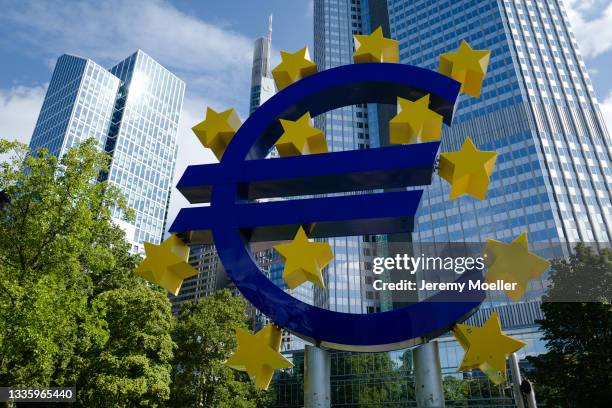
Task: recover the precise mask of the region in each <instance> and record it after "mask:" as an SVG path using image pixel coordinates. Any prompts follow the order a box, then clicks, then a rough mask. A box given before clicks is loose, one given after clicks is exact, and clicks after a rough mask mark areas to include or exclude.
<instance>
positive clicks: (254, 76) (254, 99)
mask: <svg viewBox="0 0 612 408" xmlns="http://www.w3.org/2000/svg"><path fill="white" fill-rule="evenodd" d="M271 51H272V15H270V17H268V35H267V36H266V37H260V38H258V39H256V40H255V47H254V49H253V67H252V71H251V99H250V102H249V114H251V113H253V112H255V109H257V108H259V106H260V105H261V104H262V103H264V102H265V101H267V100H268V99H270V98H271V97H272V96H273V95H274V93H275V92H276V89H275V86H274V79H273V78H272V74H271V72H270V52H271Z"/></svg>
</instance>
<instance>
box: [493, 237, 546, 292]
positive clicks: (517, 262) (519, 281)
mask: <svg viewBox="0 0 612 408" xmlns="http://www.w3.org/2000/svg"><path fill="white" fill-rule="evenodd" d="M485 254H486V259H487V264H488V271H487V275H486V277H485V279H486V281H487V282H497V281H498V280H503V281H505V282H508V283H516V285H515V289H514V290H506V294H507V295H508V297H509V298H510V299H512V300H513V301H515V302H518V301H519V300H521V298H522V297H523V294H525V291H526V290H527V284H528V283H529V281H530V280H532V279H536V278H538V277H540V275H542V274H543V273H544V271H545V270H546V269H548V268H549V267H550V262H548V261H547V260H546V259H544V258H541V257H539V256H537V255H535V254H533V253H531V252H529V242H528V241H527V233H526V232H523V233H522V234H521V235H519V236H518V237H517V238H516V239H515V240H514V241H512V242H511V243H510V244H506V243H505V242H500V241H496V240H494V239H487V245H486V247H485Z"/></svg>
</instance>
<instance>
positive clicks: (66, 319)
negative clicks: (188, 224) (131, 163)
mask: <svg viewBox="0 0 612 408" xmlns="http://www.w3.org/2000/svg"><path fill="white" fill-rule="evenodd" d="M0 155H3V156H4V157H7V156H8V159H7V160H5V161H4V162H2V163H1V164H0V190H2V191H3V203H2V206H1V209H0V384H3V385H12V386H28V387H34V386H38V387H45V386H73V385H75V384H77V386H78V388H79V391H78V392H77V396H78V398H79V404H80V405H82V406H105V405H106V406H114V407H121V406H160V405H162V403H163V402H164V401H165V400H167V398H168V396H169V379H170V362H171V357H172V348H173V342H172V340H171V338H170V333H171V329H172V316H171V314H170V306H169V302H168V300H167V299H166V297H165V296H164V295H163V294H162V293H161V292H159V291H155V290H153V289H151V288H149V287H148V286H146V284H145V283H144V281H142V280H141V279H140V278H137V277H135V275H134V274H133V269H134V267H135V265H136V263H137V262H138V257H136V256H132V255H130V254H129V245H128V244H127V243H126V241H125V236H124V233H123V231H122V230H121V229H120V228H119V227H118V226H117V225H116V224H115V223H113V222H112V213H111V209H112V208H115V207H118V208H122V209H123V210H124V211H125V212H126V213H127V214H129V211H128V209H127V208H126V207H125V202H124V200H123V199H122V198H121V195H120V192H119V190H118V189H117V188H116V187H113V186H111V185H109V184H108V183H106V182H96V181H97V180H98V178H99V175H100V174H101V172H103V171H105V170H106V169H107V161H108V157H107V155H106V154H104V153H103V152H101V151H100V150H99V149H98V148H97V147H96V143H95V142H94V141H93V140H89V141H86V142H83V143H82V144H81V145H80V146H79V147H77V148H74V149H71V150H69V151H68V152H67V153H66V154H65V155H64V156H63V157H62V158H61V159H59V160H58V159H57V158H55V157H54V156H52V155H50V154H48V152H46V151H45V150H41V151H39V152H36V154H30V153H29V152H28V149H27V148H26V147H25V146H24V145H22V144H19V143H16V142H7V141H4V140H0ZM81 391H83V392H81ZM111 396H112V397H111ZM112 398H115V400H114V402H113V403H111V402H110V401H111V400H112ZM92 401H95V403H94V402H92Z"/></svg>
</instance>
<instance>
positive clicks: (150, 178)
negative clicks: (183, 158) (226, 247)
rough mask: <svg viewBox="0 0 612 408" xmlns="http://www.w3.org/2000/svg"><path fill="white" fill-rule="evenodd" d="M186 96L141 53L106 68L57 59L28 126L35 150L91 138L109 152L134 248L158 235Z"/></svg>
mask: <svg viewBox="0 0 612 408" xmlns="http://www.w3.org/2000/svg"><path fill="white" fill-rule="evenodd" d="M184 92H185V83H184V82H183V81H182V80H180V79H179V78H177V77H176V76H175V75H173V74H172V73H171V72H169V71H168V70H166V69H165V68H164V67H162V66H161V65H160V64H159V63H157V62H156V61H155V60H154V59H152V58H151V57H150V56H148V55H147V54H145V53H144V52H142V51H140V50H139V51H137V52H135V53H134V54H132V55H131V56H129V57H128V58H126V59H125V60H124V61H122V62H120V63H119V64H117V65H116V66H114V67H113V68H111V69H110V70H106V69H104V68H103V67H101V66H100V65H98V64H96V63H95V62H93V61H91V60H88V59H84V58H79V57H75V56H71V55H63V56H61V57H60V58H59V59H58V61H57V65H56V67H55V70H54V73H53V77H52V79H51V82H50V84H49V89H48V91H47V95H46V97H45V100H44V102H43V107H42V109H41V112H40V115H39V118H38V122H37V124H36V127H35V129H34V134H33V136H32V140H31V142H30V147H32V148H34V149H37V148H40V147H46V148H48V149H49V150H50V151H51V153H53V154H54V155H57V156H60V155H62V154H63V153H64V152H65V151H66V150H67V149H69V148H70V147H72V146H74V145H75V144H78V142H79V141H82V140H84V139H86V138H89V137H94V138H96V140H98V141H99V143H100V147H101V148H102V149H104V150H105V151H106V152H108V153H109V155H110V156H111V165H110V171H109V173H108V175H107V177H108V181H109V182H111V183H113V184H115V185H117V186H119V187H120V188H121V190H122V191H123V193H124V195H125V197H126V199H127V202H128V205H129V206H130V207H131V208H133V209H134V210H135V215H136V217H135V220H134V222H133V223H132V225H131V226H130V227H129V228H126V232H128V235H129V236H128V239H129V240H131V241H132V242H133V244H134V250H135V251H139V250H140V249H141V247H140V244H141V243H142V242H143V241H148V242H153V243H159V242H160V240H161V237H162V234H163V231H164V223H165V217H166V213H167V206H168V200H169V196H170V188H171V183H172V175H173V173H174V164H175V161H176V154H177V131H178V121H179V117H180V112H181V108H182V103H183V95H184ZM113 215H114V216H115V217H116V218H117V219H121V217H122V214H120V212H119V211H118V210H117V209H115V210H114V213H113ZM120 225H122V223H120Z"/></svg>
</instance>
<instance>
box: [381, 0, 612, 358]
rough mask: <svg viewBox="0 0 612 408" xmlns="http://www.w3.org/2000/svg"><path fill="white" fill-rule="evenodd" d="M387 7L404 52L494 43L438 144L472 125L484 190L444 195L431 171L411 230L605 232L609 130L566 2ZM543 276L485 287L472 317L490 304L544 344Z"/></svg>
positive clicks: (446, 237)
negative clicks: (482, 73) (480, 76)
mask: <svg viewBox="0 0 612 408" xmlns="http://www.w3.org/2000/svg"><path fill="white" fill-rule="evenodd" d="M388 7H389V18H390V25H391V31H392V35H393V37H394V38H397V39H398V40H399V42H400V59H401V62H403V63H409V64H413V65H419V66H422V67H425V68H429V69H433V70H435V69H437V66H438V60H439V55H440V54H442V53H445V52H449V51H452V50H454V49H456V48H457V46H458V43H459V41H461V40H462V39H465V40H467V41H468V42H469V43H470V44H471V45H472V47H474V48H477V49H490V50H491V61H490V65H489V72H488V74H487V77H486V79H485V81H484V85H483V90H482V95H481V97H480V98H479V99H476V98H471V97H469V96H462V97H461V99H460V102H459V104H458V108H457V111H456V116H455V119H454V121H453V126H452V127H451V128H448V127H445V129H444V133H443V137H442V139H443V143H442V150H444V151H447V150H457V149H458V148H459V147H460V145H461V143H462V142H463V140H464V139H465V137H466V136H468V135H469V136H471V137H472V139H473V140H474V141H475V143H476V144H477V145H478V146H479V148H481V149H484V150H495V151H497V152H498V154H499V156H498V159H497V164H496V169H495V172H494V173H493V176H492V178H491V184H490V186H489V190H488V195H487V199H486V200H484V201H478V200H475V199H473V198H471V197H462V198H459V199H456V200H454V201H452V202H449V201H448V199H447V197H448V195H449V186H448V184H447V183H445V182H442V181H441V180H440V179H439V178H437V177H436V178H434V183H433V184H432V186H431V187H430V188H428V189H426V190H425V194H424V197H423V200H422V202H421V208H420V209H419V212H418V220H417V223H416V226H415V232H414V234H413V239H414V241H419V242H449V241H451V242H455V241H463V242H483V241H484V240H485V239H487V238H495V239H499V240H504V241H510V240H512V239H513V238H515V237H516V236H518V235H519V234H520V233H521V232H523V231H527V232H528V235H529V240H530V242H532V243H536V242H537V243H558V242H566V243H569V245H568V246H572V244H571V243H575V242H579V241H583V242H593V241H599V242H610V239H611V237H612V228H611V227H612V224H611V221H612V220H611V216H612V207H611V206H610V199H611V194H610V186H611V185H612V172H611V168H610V165H611V163H612V161H611V151H610V138H609V135H608V133H607V130H606V129H605V126H604V124H603V122H602V119H601V113H600V111H599V107H598V104H597V100H596V98H595V95H594V93H593V88H592V86H591V82H590V80H589V78H588V74H587V71H586V67H585V65H584V63H583V61H582V58H581V56H580V53H579V51H578V48H577V45H576V41H575V39H574V36H573V34H572V33H571V30H570V27H569V24H568V22H567V15H566V13H565V11H564V8H563V5H562V3H561V2H560V1H543V0H480V1H474V0H469V1H468V0H465V1H413V0H388ZM542 255H548V256H550V255H562V254H559V253H556V254H552V253H542ZM545 287H546V283H545V277H542V278H541V279H540V280H536V281H532V282H531V283H530V286H529V291H528V293H527V294H526V296H525V298H524V299H525V300H526V301H524V302H521V303H519V304H512V303H511V302H509V301H508V300H507V299H506V298H505V296H504V297H500V298H488V299H487V301H486V302H485V305H484V307H482V308H481V310H480V311H479V312H478V313H477V314H476V315H474V316H473V317H472V318H470V319H469V320H468V323H470V324H481V323H482V321H484V319H485V318H486V317H488V316H489V314H490V313H491V308H492V307H495V308H496V310H498V312H499V313H500V315H501V319H502V325H503V327H504V328H505V329H506V330H507V331H509V332H515V331H516V334H517V336H516V337H518V338H521V339H523V340H525V341H527V342H528V343H529V346H528V347H527V348H526V349H523V351H522V353H523V354H524V353H536V352H542V351H544V348H543V344H542V341H541V339H540V334H539V333H538V331H537V327H536V326H535V324H534V321H535V320H536V319H538V318H540V317H541V311H540V308H539V296H540V295H541V293H542V291H543V288H545ZM508 303H510V304H508ZM519 329H520V330H519ZM441 346H442V347H441V359H442V366H443V367H444V368H445V369H447V370H452V369H454V367H456V366H457V364H458V362H459V360H458V357H456V352H454V351H453V350H458V347H459V346H458V345H457V344H456V343H455V342H454V341H452V340H451V339H444V340H443V341H442V343H441ZM458 351H459V352H460V350H458ZM459 355H462V354H459Z"/></svg>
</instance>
